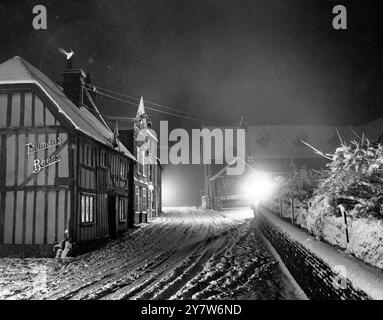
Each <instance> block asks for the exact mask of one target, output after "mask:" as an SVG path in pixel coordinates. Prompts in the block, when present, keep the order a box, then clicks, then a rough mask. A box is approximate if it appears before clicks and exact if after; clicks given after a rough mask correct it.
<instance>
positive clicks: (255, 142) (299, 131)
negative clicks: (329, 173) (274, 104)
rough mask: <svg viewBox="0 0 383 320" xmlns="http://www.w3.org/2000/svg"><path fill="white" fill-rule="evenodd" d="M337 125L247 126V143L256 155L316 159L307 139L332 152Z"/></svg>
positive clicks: (259, 156)
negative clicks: (306, 144)
mask: <svg viewBox="0 0 383 320" xmlns="http://www.w3.org/2000/svg"><path fill="white" fill-rule="evenodd" d="M334 134H336V128H335V127H331V126H287V125H280V126H275V125H272V126H252V127H249V128H248V132H247V137H246V139H247V142H246V146H247V148H249V150H248V151H250V152H249V155H251V156H252V157H254V158H290V157H293V158H295V157H299V158H315V157H317V155H315V154H314V153H313V151H312V150H310V149H309V148H308V147H307V146H305V145H303V144H302V143H301V142H300V140H304V141H306V142H308V143H309V144H311V145H312V146H314V147H315V148H317V149H319V150H321V151H323V152H324V153H331V152H333V151H334V150H335V146H334V145H333V143H331V139H332V137H333V136H334Z"/></svg>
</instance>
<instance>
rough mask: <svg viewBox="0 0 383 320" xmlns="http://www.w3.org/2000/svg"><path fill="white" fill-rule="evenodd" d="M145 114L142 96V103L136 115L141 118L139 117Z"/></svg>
mask: <svg viewBox="0 0 383 320" xmlns="http://www.w3.org/2000/svg"><path fill="white" fill-rule="evenodd" d="M143 114H146V112H145V106H144V98H143V97H141V99H140V104H139V105H138V110H137V115H136V117H137V118H139V117H141V116H142V115H143Z"/></svg>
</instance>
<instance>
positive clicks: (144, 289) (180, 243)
mask: <svg viewBox="0 0 383 320" xmlns="http://www.w3.org/2000/svg"><path fill="white" fill-rule="evenodd" d="M266 248H267V246H265V244H264V242H263V240H262V238H261V237H260V236H259V234H258V232H257V230H256V228H255V225H254V221H253V213H252V211H251V210H247V209H246V210H245V209H244V210H232V211H226V212H211V211H202V210H196V209H192V208H172V209H168V210H167V212H166V214H165V215H164V216H162V217H161V218H157V219H155V220H154V221H152V222H151V223H149V224H147V225H144V226H142V227H141V228H139V229H137V230H134V231H131V232H129V233H128V234H127V235H126V236H125V237H124V238H123V239H119V240H115V241H114V242H112V243H110V244H108V245H107V246H106V247H104V248H102V249H99V250H97V251H94V252H92V253H88V254H85V255H83V256H80V257H77V258H75V259H73V260H72V261H71V262H69V263H68V262H67V263H59V262H57V261H55V260H52V259H28V260H25V259H24V260H21V259H17V260H14V259H0V272H1V274H2V277H1V278H0V298H3V299H4V298H8V299H26V298H39V299H41V298H45V299H46V298H48V299H300V298H302V295H301V294H300V292H299V290H297V289H296V287H295V286H294V285H293V284H292V282H290V280H289V278H288V277H287V276H286V275H285V274H284V273H283V272H282V271H281V268H280V267H279V264H278V262H276V260H275V259H274V257H273V256H272V254H271V253H270V251H268V249H266ZM36 270H37V272H36Z"/></svg>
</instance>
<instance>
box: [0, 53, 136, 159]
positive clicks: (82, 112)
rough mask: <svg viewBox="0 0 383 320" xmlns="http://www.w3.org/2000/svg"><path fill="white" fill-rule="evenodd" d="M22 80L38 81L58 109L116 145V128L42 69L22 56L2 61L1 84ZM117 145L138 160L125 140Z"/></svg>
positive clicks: (94, 135)
mask: <svg viewBox="0 0 383 320" xmlns="http://www.w3.org/2000/svg"><path fill="white" fill-rule="evenodd" d="M22 83H33V84H35V85H37V86H38V87H39V88H40V89H41V90H42V91H43V92H44V93H45V95H46V96H47V97H48V98H49V99H50V100H51V102H52V104H53V105H54V106H55V107H56V108H57V111H58V112H59V113H61V114H62V115H63V116H64V117H65V118H66V119H67V120H68V121H69V122H70V123H71V124H72V125H73V127H74V128H75V129H76V130H78V131H81V132H82V133H84V134H86V135H87V136H89V137H91V138H93V139H95V140H97V141H99V142H101V143H102V144H104V145H106V146H108V147H110V148H112V149H114V148H113V145H112V140H113V132H112V131H111V130H110V129H109V128H108V127H106V126H105V125H104V124H103V123H101V122H100V121H99V120H98V119H97V117H95V116H94V115H93V114H92V113H91V112H89V110H87V109H86V108H83V107H80V108H79V107H77V106H76V105H75V104H73V102H72V101H71V100H70V99H69V98H68V97H67V96H66V95H65V94H64V92H62V90H61V89H60V88H59V87H58V86H57V85H56V84H55V83H54V82H53V81H51V80H50V79H49V78H48V77H47V76H46V75H45V74H43V73H42V72H41V71H40V70H38V69H36V68H35V67H34V66H32V65H31V64H29V63H28V62H26V61H25V60H24V59H22V58H20V57H18V56H16V57H14V58H12V59H9V60H7V61H5V62H4V63H2V64H0V84H22ZM117 148H118V150H119V151H121V152H123V153H124V154H125V155H126V156H127V157H129V158H131V159H133V160H136V159H135V157H134V156H133V155H132V154H131V153H130V152H129V150H128V149H127V148H126V147H125V146H124V145H123V144H122V143H121V142H118V146H117ZM117 148H116V149H117Z"/></svg>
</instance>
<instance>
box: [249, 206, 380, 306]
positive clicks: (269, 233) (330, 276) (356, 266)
mask: <svg viewBox="0 0 383 320" xmlns="http://www.w3.org/2000/svg"><path fill="white" fill-rule="evenodd" d="M256 219H257V223H258V226H259V228H260V229H261V231H262V233H263V234H264V236H265V237H266V238H267V239H268V240H269V241H270V243H271V244H272V246H273V247H274V248H275V250H276V251H277V252H278V254H279V255H280V257H281V259H282V261H283V262H284V264H285V265H286V267H287V268H288V270H289V271H290V273H291V275H292V276H293V277H294V279H295V280H296V282H297V283H298V284H299V286H300V287H301V288H302V290H303V291H304V292H305V293H306V295H307V297H308V298H310V299H316V300H318V299H320V300H323V299H326V300H338V299H341V300H369V299H379V300H382V299H383V272H382V271H381V270H379V269H376V268H374V267H371V266H369V265H366V264H365V263H364V262H362V261H359V260H358V259H356V258H354V257H352V256H349V255H348V254H345V253H342V252H339V251H337V250H336V249H335V248H334V247H332V246H330V245H327V244H326V243H323V242H321V241H318V240H316V239H315V238H313V237H311V236H310V235H308V234H307V233H306V232H305V231H303V230H301V229H299V228H297V227H295V226H293V225H291V224H289V223H287V222H286V221H283V219H281V218H279V217H278V216H277V215H275V214H274V213H272V212H270V211H268V210H267V209H266V208H263V207H260V208H258V211H257V213H256Z"/></svg>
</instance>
